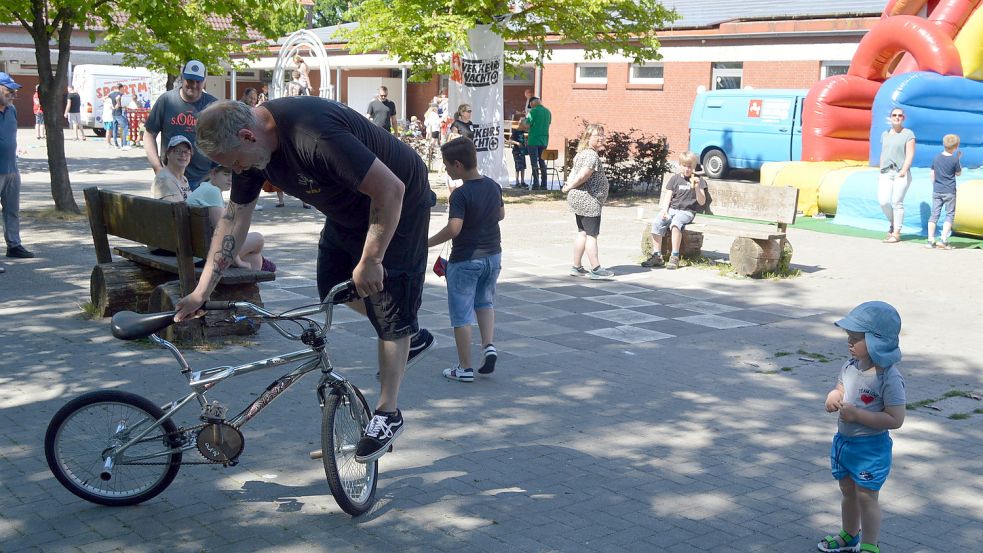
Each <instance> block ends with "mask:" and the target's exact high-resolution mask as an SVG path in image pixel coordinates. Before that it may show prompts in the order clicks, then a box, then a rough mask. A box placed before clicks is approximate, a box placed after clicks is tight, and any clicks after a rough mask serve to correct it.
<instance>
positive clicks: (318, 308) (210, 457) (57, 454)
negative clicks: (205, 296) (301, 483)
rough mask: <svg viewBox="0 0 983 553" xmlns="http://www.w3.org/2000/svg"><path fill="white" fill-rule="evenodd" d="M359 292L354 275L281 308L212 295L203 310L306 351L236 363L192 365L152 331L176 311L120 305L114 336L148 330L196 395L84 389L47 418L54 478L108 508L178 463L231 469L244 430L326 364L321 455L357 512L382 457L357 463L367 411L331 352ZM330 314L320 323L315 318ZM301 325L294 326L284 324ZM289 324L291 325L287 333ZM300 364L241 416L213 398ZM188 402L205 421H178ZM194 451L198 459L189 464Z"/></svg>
mask: <svg viewBox="0 0 983 553" xmlns="http://www.w3.org/2000/svg"><path fill="white" fill-rule="evenodd" d="M357 297H358V294H357V292H356V291H355V287H354V285H353V284H352V282H351V281H348V282H343V283H341V284H338V285H337V286H335V287H334V288H332V289H331V291H330V292H329V293H328V296H327V298H326V299H325V301H324V302H323V303H320V304H318V305H311V306H305V307H300V308H297V309H293V310H290V311H286V312H284V313H281V314H279V315H275V314H273V313H271V312H269V311H267V310H266V309H264V308H262V307H260V306H258V305H254V304H252V303H249V302H228V301H209V302H206V303H205V305H204V306H203V307H202V308H203V309H205V310H231V312H232V314H233V317H234V318H236V319H237V320H247V319H258V320H260V321H262V322H265V323H267V324H269V325H270V327H272V328H273V329H274V330H276V331H277V332H278V333H279V334H281V335H282V336H284V337H286V338H289V339H291V340H298V341H301V342H303V343H304V344H305V345H306V346H307V348H306V349H303V350H300V351H295V352H292V353H287V354H284V355H279V356H275V357H270V358H268V359H261V360H258V361H253V362H251V363H246V364H243V365H238V366H219V367H213V368H209V369H203V370H193V369H192V368H191V367H190V366H189V365H188V362H187V361H186V360H185V359H184V356H183V355H181V352H180V351H179V350H178V349H177V347H175V346H174V344H172V343H170V342H168V341H167V340H164V339H162V338H160V337H159V336H157V334H156V332H157V331H160V330H162V329H164V328H167V327H168V326H170V325H171V324H174V313H175V312H173V311H172V312H167V313H151V314H146V315H141V314H137V313H133V312H129V311H122V312H120V313H117V314H116V315H114V316H113V320H112V332H113V336H115V337H116V338H119V339H122V340H135V339H139V338H146V337H149V338H150V340H151V341H153V342H154V343H156V344H157V345H159V346H160V347H162V348H164V349H166V350H168V351H169V352H170V353H171V354H172V355H173V356H174V358H175V359H176V360H177V362H178V365H180V367H181V373H182V374H183V375H184V376H185V377H186V378H187V379H188V384H189V386H190V387H191V392H190V393H188V395H186V396H184V397H183V398H179V399H176V400H174V401H171V402H170V403H167V404H165V405H163V406H158V405H157V404H156V403H154V402H152V401H150V400H149V399H146V398H144V397H142V396H139V395H136V394H132V393H129V392H124V391H120V390H98V391H93V392H89V393H86V394H83V395H81V396H79V397H77V398H75V399H73V400H71V401H69V402H68V403H67V404H66V405H65V406H64V407H62V408H61V409H59V410H58V412H57V413H55V415H54V417H52V419H51V422H50V423H49V424H48V429H47V432H46V433H45V437H44V453H45V457H46V458H47V461H48V467H49V468H50V469H51V472H52V473H53V474H54V475H55V478H57V479H58V481H59V482H60V483H61V484H62V485H63V486H65V488H67V489H68V491H70V492H72V493H73V494H75V495H77V496H79V497H81V498H82V499H85V500H87V501H91V502H93V503H98V504H102V505H110V506H124V505H136V504H138V503H141V502H144V501H147V500H148V499H151V498H153V497H155V496H156V495H157V494H159V493H161V492H163V491H164V489H165V488H167V486H168V485H170V484H171V482H173V481H174V478H175V476H177V473H178V469H180V468H181V465H182V464H216V463H217V464H222V465H224V466H234V465H236V464H237V463H238V461H239V455H240V454H241V453H242V451H243V448H244V446H245V442H244V438H243V435H242V432H241V431H240V428H242V426H243V425H245V424H246V423H247V422H249V421H250V420H251V419H252V418H253V417H255V416H256V415H258V414H259V413H260V412H261V411H262V410H263V409H264V408H265V407H266V406H268V405H269V404H270V403H271V402H272V401H273V400H274V399H276V398H277V396H279V395H280V394H281V393H283V392H284V391H285V390H286V389H287V388H289V387H290V386H291V385H293V384H294V383H296V382H297V381H298V380H300V378H301V377H303V376H304V375H306V374H307V373H309V372H313V371H315V370H318V369H320V372H321V378H320V380H319V381H318V383H317V387H316V388H315V390H316V392H317V399H318V403H319V404H320V407H321V450H320V451H313V452H311V454H310V455H311V457H312V458H314V459H317V458H321V459H322V460H323V463H324V472H325V475H326V476H327V480H328V486H329V487H330V489H331V494H332V495H334V498H335V501H337V502H338V505H339V506H340V507H341V508H342V510H344V511H345V512H346V513H348V514H350V515H352V516H358V515H360V514H362V513H365V512H366V511H368V510H369V509H370V508H371V507H372V504H373V503H374V501H375V490H376V484H377V480H378V476H379V466H378V461H372V462H370V463H358V462H356V461H355V446H356V444H357V442H358V440H359V438H360V437H361V434H362V429H363V428H365V426H366V425H367V424H368V422H369V420H370V419H371V411H370V410H369V406H368V404H367V403H366V401H365V398H364V397H363V396H362V393H361V391H359V389H358V388H357V387H356V386H355V385H354V384H352V383H351V382H350V381H348V380H347V379H345V377H344V376H342V375H341V374H339V373H338V372H337V371H335V370H334V367H333V366H332V364H331V360H330V358H329V356H328V352H327V350H326V345H327V344H326V341H325V334H326V333H327V332H328V330H329V329H330V328H331V316H332V313H333V309H334V306H335V305H338V304H340V303H346V302H349V301H352V300H353V299H356V298H357ZM320 313H324V315H325V320H324V322H323V323H319V322H317V321H315V320H314V319H312V318H311V317H313V316H315V315H318V314H320ZM289 324H294V325H297V327H298V329H299V331H298V330H296V329H293V328H291V329H290V330H288V329H287V328H285V326H288V325H289ZM291 330H292V332H291ZM287 364H291V365H292V364H299V365H297V366H296V368H294V369H293V370H292V371H290V372H288V373H286V374H284V375H283V376H281V377H280V378H278V379H276V380H275V381H273V383H271V384H270V385H269V386H268V387H267V388H266V390H265V391H264V392H263V393H262V394H260V395H259V397H257V398H256V399H255V400H254V401H253V402H252V403H250V404H249V405H248V406H247V407H246V408H245V409H243V410H242V411H241V412H240V413H239V414H238V415H235V416H233V417H231V418H227V417H226V414H227V410H228V409H227V407H226V406H224V405H222V404H221V403H219V402H218V401H211V402H209V400H208V398H207V397H206V395H205V394H206V392H208V391H209V390H211V389H212V388H214V387H215V386H217V385H218V384H220V383H221V382H223V381H225V380H227V379H229V378H232V377H235V376H240V375H244V374H249V373H252V372H255V371H258V370H262V369H270V368H273V367H278V366H280V365H287ZM191 404H197V405H198V407H199V408H200V409H201V414H200V424H197V425H194V426H181V427H178V426H177V424H175V421H174V420H173V419H174V416H175V414H176V413H177V412H178V411H180V410H182V409H183V408H185V407H187V406H188V405H191ZM191 450H195V451H197V452H198V453H199V454H200V455H201V459H200V460H196V461H190V462H187V461H184V453H185V452H189V451H191Z"/></svg>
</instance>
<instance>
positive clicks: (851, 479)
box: [818, 301, 906, 553]
mask: <svg viewBox="0 0 983 553" xmlns="http://www.w3.org/2000/svg"><path fill="white" fill-rule="evenodd" d="M836 326H838V327H840V328H842V329H843V330H845V331H846V333H847V345H848V347H849V350H850V360H849V361H847V362H846V363H845V364H844V365H843V368H842V369H840V375H839V378H837V381H836V387H835V388H833V389H832V390H830V392H829V394H827V395H826V412H827V413H834V412H837V411H839V414H840V416H839V420H838V421H837V432H836V435H835V436H834V437H833V447H832V449H831V451H830V465H831V467H832V470H833V478H836V479H837V480H838V481H839V483H840V491H841V492H842V493H843V501H842V504H841V518H842V522H843V528H842V529H841V530H840V533H839V534H838V535H836V536H826V537H825V538H823V540H822V541H820V542H819V544H818V547H819V550H820V551H850V552H866V553H880V548H879V547H878V546H877V540H878V537H879V534H880V530H881V508H880V506H879V505H878V503H877V495H878V491H879V490H880V489H881V486H883V485H884V482H885V481H886V480H887V475H888V473H889V472H891V446H892V444H893V442H892V441H891V436H890V434H889V432H888V430H890V429H895V428H900V427H901V424H902V423H904V418H905V403H906V399H905V389H904V379H903V378H902V377H901V373H900V372H899V371H898V369H897V367H896V366H895V365H896V364H897V363H898V361H900V360H901V350H900V349H899V348H898V335H899V334H900V332H901V316H900V315H898V312H897V310H896V309H894V307H891V306H890V305H889V304H887V303H884V302H882V301H869V302H866V303H862V304H860V305H858V306H857V307H855V308H854V309H853V311H850V313H849V314H848V315H847V316H846V317H844V318H842V319H840V320H839V321H837V322H836ZM861 532H862V533H861Z"/></svg>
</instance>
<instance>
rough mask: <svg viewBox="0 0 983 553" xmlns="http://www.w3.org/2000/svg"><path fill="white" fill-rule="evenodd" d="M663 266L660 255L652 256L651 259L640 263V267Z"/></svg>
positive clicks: (663, 262)
mask: <svg viewBox="0 0 983 553" xmlns="http://www.w3.org/2000/svg"><path fill="white" fill-rule="evenodd" d="M663 265H665V261H663V260H662V254H658V253H656V254H652V256H651V257H649V258H648V259H646V260H645V261H642V267H662V266H663Z"/></svg>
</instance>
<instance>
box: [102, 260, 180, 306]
mask: <svg viewBox="0 0 983 553" xmlns="http://www.w3.org/2000/svg"><path fill="white" fill-rule="evenodd" d="M172 278H174V276H173V275H171V274H169V273H166V272H164V271H159V270H157V269H151V268H149V267H146V266H144V265H140V264H137V263H134V262H132V261H114V262H111V263H100V264H98V265H96V266H95V267H93V268H92V276H91V277H90V278H89V297H90V298H91V301H92V305H94V306H95V308H96V312H97V313H99V316H101V317H111V316H113V315H115V314H116V313H118V312H119V311H127V310H129V311H136V312H142V311H143V310H144V309H145V308H146V306H147V300H148V299H150V295H151V293H152V292H153V291H154V288H156V287H157V286H158V285H160V284H163V283H165V282H167V281H169V280H171V279H172Z"/></svg>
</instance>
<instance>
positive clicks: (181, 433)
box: [124, 423, 223, 467]
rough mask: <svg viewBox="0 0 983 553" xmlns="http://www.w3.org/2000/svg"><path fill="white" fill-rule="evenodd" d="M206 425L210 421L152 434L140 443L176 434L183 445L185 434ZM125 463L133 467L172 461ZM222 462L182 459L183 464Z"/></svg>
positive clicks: (217, 462) (217, 463) (219, 462)
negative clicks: (164, 432)
mask: <svg viewBox="0 0 983 553" xmlns="http://www.w3.org/2000/svg"><path fill="white" fill-rule="evenodd" d="M206 426H208V423H203V424H199V425H198V426H191V427H188V428H179V429H177V430H175V431H174V432H168V433H166V434H158V435H156V436H152V437H149V438H144V439H142V440H140V441H139V442H138V443H143V442H153V441H158V440H160V439H161V438H163V437H165V436H175V435H176V436H178V438H179V439H180V441H181V445H182V446H183V445H184V443H186V442H185V439H184V435H185V434H188V433H190V432H194V431H197V430H201V429H202V428H205V427H206ZM189 451H190V450H189ZM198 455H199V456H200V455H201V453H199V454H198ZM201 458H202V459H204V457H201ZM124 464H125V465H126V466H131V467H132V466H157V465H170V464H171V463H163V462H139V463H124ZM221 464H223V463H222V462H221V461H212V460H210V459H206V460H204V461H187V462H185V461H181V465H221Z"/></svg>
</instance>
